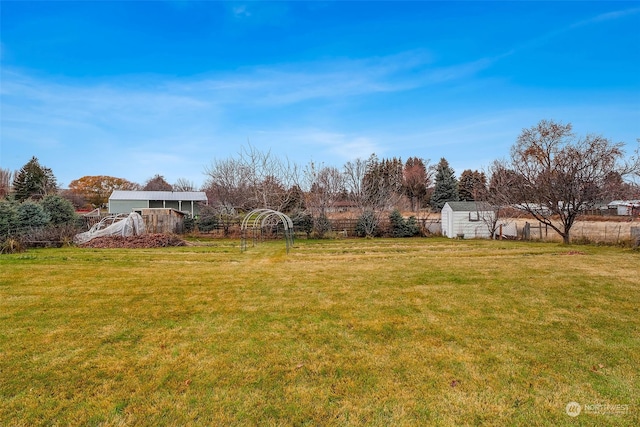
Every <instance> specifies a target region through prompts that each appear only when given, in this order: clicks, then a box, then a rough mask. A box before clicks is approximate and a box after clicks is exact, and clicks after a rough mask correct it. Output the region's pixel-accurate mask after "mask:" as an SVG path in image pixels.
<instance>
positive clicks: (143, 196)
mask: <svg viewBox="0 0 640 427" xmlns="http://www.w3.org/2000/svg"><path fill="white" fill-rule="evenodd" d="M109 200H172V201H183V202H190V201H194V202H206V201H207V195H206V193H205V192H204V191H127V190H114V191H113V193H111V196H110V197H109Z"/></svg>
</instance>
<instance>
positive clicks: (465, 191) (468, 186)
mask: <svg viewBox="0 0 640 427" xmlns="http://www.w3.org/2000/svg"><path fill="white" fill-rule="evenodd" d="M474 186H475V180H474V179H473V172H472V171H471V169H466V170H464V171H463V172H462V175H460V181H458V195H459V198H460V200H462V201H465V202H469V201H473V200H475V199H474V197H473V189H474Z"/></svg>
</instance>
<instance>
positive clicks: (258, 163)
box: [0, 120, 640, 243]
mask: <svg viewBox="0 0 640 427" xmlns="http://www.w3.org/2000/svg"><path fill="white" fill-rule="evenodd" d="M623 148H624V145H623V144H622V143H614V142H612V141H611V140H609V139H607V138H605V137H602V136H599V135H593V134H589V135H586V136H577V135H575V134H574V133H573V130H572V125H571V124H563V123H561V122H557V121H554V120H541V121H540V122H539V123H538V124H536V125H535V126H532V127H530V128H526V129H523V130H522V132H521V134H520V135H519V136H518V139H517V140H516V142H515V143H514V145H513V146H512V147H511V150H510V153H509V154H510V155H509V157H508V158H507V159H502V160H496V161H494V162H493V163H492V164H491V165H490V166H489V167H488V168H487V169H486V170H484V171H479V170H464V171H463V172H462V173H461V174H460V176H459V178H457V177H456V173H455V171H454V170H453V168H452V167H451V166H450V165H449V163H448V161H447V160H446V159H445V158H442V159H440V161H439V162H438V163H436V164H430V161H429V160H428V159H424V158H420V157H410V158H408V159H407V160H406V161H403V160H402V159H400V158H395V157H393V158H382V159H380V158H378V157H377V156H376V155H375V154H371V156H369V158H367V159H355V160H351V161H348V162H346V163H345V164H344V165H342V166H341V167H336V166H333V165H325V164H322V163H315V162H309V163H308V164H306V165H304V166H300V165H297V164H294V163H292V162H290V161H289V160H288V159H283V158H279V157H276V156H274V155H272V153H271V152H270V151H261V150H258V149H257V148H255V147H253V146H251V145H249V146H247V147H242V148H241V150H240V152H239V153H238V155H237V156H234V157H230V158H226V159H216V160H213V161H212V162H211V164H209V165H208V166H206V167H205V168H204V174H205V176H206V182H205V184H204V185H203V187H202V188H201V189H200V190H202V191H205V192H206V193H207V196H208V198H209V206H208V207H206V208H205V209H204V210H203V216H206V217H208V220H207V221H208V223H209V225H211V224H213V223H215V225H216V226H220V225H221V226H222V227H228V226H229V225H230V224H231V223H232V222H233V221H234V220H235V218H237V216H238V215H239V214H240V213H242V212H247V211H250V210H251V209H256V208H269V209H274V210H278V211H281V212H284V213H287V214H289V215H290V216H291V217H292V218H294V219H295V220H296V221H297V223H298V224H302V225H303V226H304V227H306V228H307V229H309V227H311V229H313V230H314V231H315V232H316V234H317V235H318V236H322V235H323V234H324V233H325V232H326V231H328V227H329V225H330V224H329V221H328V216H329V215H330V214H332V213H335V212H337V211H341V210H351V211H355V212H358V215H359V216H358V230H359V231H360V233H361V234H363V235H367V236H371V235H375V233H376V229H377V227H378V226H379V224H380V222H381V220H382V219H383V216H385V215H387V216H388V215H389V213H390V212H393V211H394V210H399V211H400V210H402V211H411V212H414V213H416V212H421V211H423V212H424V211H435V212H437V211H440V210H441V209H442V207H443V206H444V204H445V203H446V202H448V201H477V202H483V203H486V204H487V205H490V206H492V207H493V209H495V211H496V213H499V212H501V211H503V210H504V208H506V207H517V208H518V209H521V210H522V211H525V212H527V213H529V214H530V215H532V216H533V217H534V218H536V219H537V220H539V221H540V222H542V223H544V224H547V225H548V226H550V227H551V228H552V229H553V230H555V231H556V232H557V233H558V234H559V235H560V236H562V238H563V240H564V241H565V242H567V243H568V242H569V241H570V230H571V227H572V226H573V224H574V223H575V221H576V218H577V217H578V216H579V215H580V214H582V213H583V212H584V211H585V210H587V209H590V208H592V207H594V206H596V204H598V203H603V202H606V201H610V200H612V199H617V198H620V199H624V198H640V194H639V191H638V186H637V185H635V184H633V183H631V182H628V181H625V178H627V177H629V176H631V175H634V174H635V175H637V174H638V173H639V170H640V167H639V165H640V160H639V156H638V150H636V151H635V152H634V154H633V155H632V156H631V157H628V158H627V157H625V153H624V151H623ZM11 177H13V180H12V181H11ZM10 183H12V185H10ZM11 187H12V190H11V192H10V191H9V189H10V188H11ZM118 189H121V190H161V191H194V190H196V188H195V185H194V184H193V183H191V182H189V181H188V180H184V179H181V180H179V181H178V182H176V183H175V184H173V185H171V184H169V183H168V182H167V181H166V180H165V179H164V177H163V176H162V175H159V174H158V175H155V176H154V177H152V178H150V179H149V180H147V182H146V183H145V184H144V185H139V184H136V183H133V182H130V181H128V180H126V179H123V178H115V177H110V176H85V177H82V178H79V179H77V180H74V181H72V182H71V183H70V185H69V189H68V190H65V191H64V192H63V193H61V194H62V195H63V196H64V197H65V198H66V199H67V200H69V201H70V202H71V203H73V205H74V206H76V207H87V206H90V207H102V206H104V205H105V204H106V202H107V200H108V197H109V195H110V194H111V192H112V191H113V190H118ZM54 193H56V194H57V193H59V189H58V187H57V183H56V180H55V177H54V175H53V172H52V171H51V170H50V169H49V168H46V167H44V166H41V165H40V164H39V163H38V160H37V158H35V157H34V158H33V159H31V160H30V161H29V162H28V163H27V164H26V165H25V166H24V167H23V168H22V169H21V170H20V171H18V172H16V173H15V174H11V173H10V172H9V171H6V170H1V169H0V196H4V197H12V198H13V200H15V201H17V202H18V203H20V202H24V201H25V200H38V199H39V198H42V197H44V196H46V195H48V194H54ZM497 216H498V215H496V217H497ZM207 221H203V224H202V225H203V226H205V227H206V223H207ZM394 221H396V222H397V217H395V219H394Z"/></svg>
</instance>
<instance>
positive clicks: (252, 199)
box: [205, 145, 299, 210]
mask: <svg viewBox="0 0 640 427" xmlns="http://www.w3.org/2000/svg"><path fill="white" fill-rule="evenodd" d="M205 174H206V175H208V177H209V179H208V182H207V184H206V190H207V192H208V193H210V195H211V196H212V198H213V200H217V201H218V202H219V203H221V204H224V205H230V206H233V207H237V208H242V209H245V210H249V209H255V208H268V209H275V210H282V209H284V208H285V207H286V206H288V205H290V204H291V199H292V198H293V197H294V196H295V195H294V194H293V193H292V191H291V189H293V188H296V185H297V184H298V181H299V177H298V168H297V167H296V166H295V165H294V164H292V163H291V162H289V161H288V160H284V161H283V160H281V159H279V158H277V157H275V156H273V155H272V154H271V152H270V151H267V152H263V151H260V150H258V149H256V148H255V147H253V146H251V145H249V147H247V148H245V147H243V148H242V149H241V151H240V153H239V155H238V157H237V158H232V159H225V160H216V161H214V162H213V163H212V164H211V166H210V167H208V168H206V169H205Z"/></svg>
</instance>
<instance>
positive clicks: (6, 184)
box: [0, 168, 13, 198]
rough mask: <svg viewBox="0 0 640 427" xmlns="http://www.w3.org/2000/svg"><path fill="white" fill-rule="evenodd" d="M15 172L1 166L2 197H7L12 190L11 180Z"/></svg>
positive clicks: (0, 186)
mask: <svg viewBox="0 0 640 427" xmlns="http://www.w3.org/2000/svg"><path fill="white" fill-rule="evenodd" d="M12 179H13V172H11V170H9V169H3V168H0V198H4V197H6V196H7V195H8V194H9V193H10V192H11V180H12Z"/></svg>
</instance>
